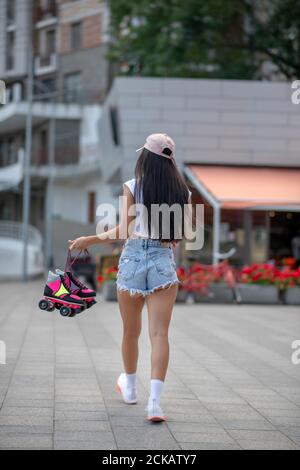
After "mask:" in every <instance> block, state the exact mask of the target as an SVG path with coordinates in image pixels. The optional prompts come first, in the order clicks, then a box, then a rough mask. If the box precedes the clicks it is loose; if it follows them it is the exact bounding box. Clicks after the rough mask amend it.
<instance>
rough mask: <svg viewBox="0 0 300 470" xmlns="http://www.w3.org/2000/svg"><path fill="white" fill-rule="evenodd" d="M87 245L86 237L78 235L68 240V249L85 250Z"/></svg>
mask: <svg viewBox="0 0 300 470" xmlns="http://www.w3.org/2000/svg"><path fill="white" fill-rule="evenodd" d="M88 246H89V240H88V237H79V238H75V240H69V250H86V249H87V248H88Z"/></svg>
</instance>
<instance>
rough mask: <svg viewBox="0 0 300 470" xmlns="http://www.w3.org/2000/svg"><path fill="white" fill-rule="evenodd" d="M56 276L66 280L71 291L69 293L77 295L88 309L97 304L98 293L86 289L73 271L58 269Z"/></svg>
mask: <svg viewBox="0 0 300 470" xmlns="http://www.w3.org/2000/svg"><path fill="white" fill-rule="evenodd" d="M56 274H58V275H59V276H61V277H62V278H63V279H64V282H65V284H66V286H67V288H68V289H69V291H70V292H71V293H72V294H74V295H77V296H78V297H79V298H80V299H81V300H82V301H83V302H84V303H85V304H86V308H90V307H92V306H93V305H95V304H96V303H97V301H96V300H95V297H96V295H97V294H96V292H95V291H94V290H92V289H89V288H88V287H86V286H85V285H84V284H83V283H82V282H81V281H80V280H79V279H77V277H76V276H74V274H73V273H72V271H66V272H64V271H61V270H60V269H56Z"/></svg>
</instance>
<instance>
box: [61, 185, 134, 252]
mask: <svg viewBox="0 0 300 470" xmlns="http://www.w3.org/2000/svg"><path fill="white" fill-rule="evenodd" d="M133 204H134V198H133V195H132V194H131V192H130V190H129V188H128V187H127V186H125V185H124V189H123V198H122V212H121V220H120V223H119V225H117V226H116V227H113V228H112V229H110V230H107V232H102V233H99V234H96V235H90V236H86V237H79V238H76V239H75V240H69V249H70V250H85V249H87V248H89V247H90V246H92V245H97V244H99V243H113V242H114V241H116V240H126V238H128V234H129V229H130V225H131V223H132V221H133V220H134V219H135V215H130V216H129V215H128V213H129V210H130V207H131V206H132V205H133Z"/></svg>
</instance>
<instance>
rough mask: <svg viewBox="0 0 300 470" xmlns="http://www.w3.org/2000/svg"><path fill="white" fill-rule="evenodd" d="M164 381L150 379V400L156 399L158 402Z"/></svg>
mask: <svg viewBox="0 0 300 470" xmlns="http://www.w3.org/2000/svg"><path fill="white" fill-rule="evenodd" d="M163 386H164V382H163V381H162V380H158V379H152V380H151V392H150V397H149V401H150V400H154V399H155V400H156V401H157V404H159V400H160V396H161V393H162V390H163Z"/></svg>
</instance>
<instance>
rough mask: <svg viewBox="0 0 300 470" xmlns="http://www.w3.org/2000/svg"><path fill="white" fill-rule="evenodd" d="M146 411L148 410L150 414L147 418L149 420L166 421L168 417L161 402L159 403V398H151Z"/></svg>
mask: <svg viewBox="0 0 300 470" xmlns="http://www.w3.org/2000/svg"><path fill="white" fill-rule="evenodd" d="M146 411H147V414H148V416H147V419H148V420H149V421H153V422H161V421H166V417H165V415H164V412H163V410H162V409H161V407H160V406H159V404H158V403H157V400H156V399H155V398H153V399H150V398H149V401H148V406H147V408H146Z"/></svg>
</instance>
